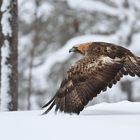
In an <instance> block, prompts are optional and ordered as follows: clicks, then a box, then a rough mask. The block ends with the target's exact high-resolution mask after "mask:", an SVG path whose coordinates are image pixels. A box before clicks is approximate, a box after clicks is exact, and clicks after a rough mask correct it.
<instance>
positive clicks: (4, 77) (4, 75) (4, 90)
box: [0, 40, 11, 111]
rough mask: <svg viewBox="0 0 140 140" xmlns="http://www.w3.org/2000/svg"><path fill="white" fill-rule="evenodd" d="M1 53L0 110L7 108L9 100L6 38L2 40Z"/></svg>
mask: <svg viewBox="0 0 140 140" xmlns="http://www.w3.org/2000/svg"><path fill="white" fill-rule="evenodd" d="M1 53H2V61H1V66H2V67H1V94H0V98H1V110H2V111H6V110H8V103H9V102H10V100H11V99H10V96H9V94H8V93H9V90H10V88H9V76H10V74H11V66H10V65H7V64H6V63H7V58H9V55H10V49H9V42H8V41H7V40H5V41H4V46H2V48H1Z"/></svg>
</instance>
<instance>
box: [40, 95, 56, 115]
mask: <svg viewBox="0 0 140 140" xmlns="http://www.w3.org/2000/svg"><path fill="white" fill-rule="evenodd" d="M50 104H51V105H50ZM48 105H50V106H49V108H48V109H47V110H46V111H45V112H44V113H43V114H42V115H44V114H47V113H48V112H49V111H50V110H51V109H52V108H53V106H54V105H55V96H54V97H53V98H52V99H51V100H50V101H49V102H48V103H47V104H45V105H44V106H43V107H42V108H45V107H47V106H48Z"/></svg>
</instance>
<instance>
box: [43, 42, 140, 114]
mask: <svg viewBox="0 0 140 140" xmlns="http://www.w3.org/2000/svg"><path fill="white" fill-rule="evenodd" d="M69 52H77V53H81V54H82V55H83V58H82V59H80V60H79V61H77V62H76V63H75V64H74V65H72V66H71V67H70V68H69V70H68V71H67V73H66V75H65V77H64V79H63V81H62V83H61V85H60V88H59V89H58V91H57V93H56V94H55V96H54V97H53V98H52V99H51V100H50V101H49V102H48V103H47V104H45V105H44V106H43V107H47V106H49V105H50V106H49V107H48V108H47V110H46V111H45V112H44V113H43V114H46V113H48V112H49V111H50V110H51V109H52V108H53V107H54V106H55V111H58V110H60V111H64V112H66V113H77V114H79V113H80V111H82V110H83V109H84V107H85V106H86V105H87V104H88V102H89V101H90V100H92V99H93V97H96V96H97V94H99V93H100V92H101V91H105V90H106V89H107V87H109V88H111V87H112V85H113V84H116V83H117V81H119V80H120V79H121V77H123V75H128V74H129V75H131V76H135V75H137V76H138V77H140V58H139V57H137V56H135V55H134V54H133V53H132V52H131V51H129V50H128V49H126V48H123V47H121V46H118V45H115V44H111V43H105V42H89V43H83V44H78V45H76V46H74V47H73V48H71V49H70V50H69Z"/></svg>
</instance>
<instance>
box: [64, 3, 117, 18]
mask: <svg viewBox="0 0 140 140" xmlns="http://www.w3.org/2000/svg"><path fill="white" fill-rule="evenodd" d="M67 2H68V4H69V6H70V7H71V8H73V9H77V10H85V11H89V12H100V13H105V14H108V15H112V16H117V15H118V14H119V11H118V10H117V8H113V7H111V6H109V5H107V4H104V3H102V2H100V1H93V0H84V1H83V0H76V1H75V2H73V0H68V1H67Z"/></svg>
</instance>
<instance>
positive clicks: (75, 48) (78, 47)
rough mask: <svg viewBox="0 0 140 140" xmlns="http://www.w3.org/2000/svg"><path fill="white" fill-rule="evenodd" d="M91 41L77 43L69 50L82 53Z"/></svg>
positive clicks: (83, 53) (84, 52)
mask: <svg viewBox="0 0 140 140" xmlns="http://www.w3.org/2000/svg"><path fill="white" fill-rule="evenodd" d="M92 43H93V42H87V43H82V44H77V45H75V46H73V47H72V48H71V49H70V50H69V53H70V52H77V53H80V54H82V55H85V54H86V51H87V49H88V48H89V47H90V46H91V45H92Z"/></svg>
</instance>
